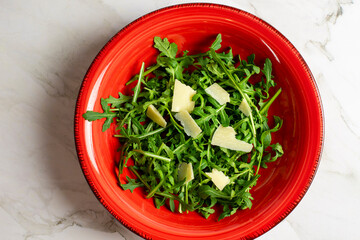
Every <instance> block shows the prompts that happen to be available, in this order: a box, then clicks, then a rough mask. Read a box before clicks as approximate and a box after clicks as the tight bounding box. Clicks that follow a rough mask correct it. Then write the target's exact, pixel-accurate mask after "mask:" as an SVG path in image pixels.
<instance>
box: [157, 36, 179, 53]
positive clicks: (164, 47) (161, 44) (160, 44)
mask: <svg viewBox="0 0 360 240" xmlns="http://www.w3.org/2000/svg"><path fill="white" fill-rule="evenodd" d="M154 43H155V44H154V47H155V48H156V49H158V50H159V51H160V52H161V53H163V54H164V55H165V56H167V57H169V58H175V56H176V53H177V50H178V48H177V45H176V44H175V43H170V42H169V40H168V39H167V38H164V39H161V38H160V37H154Z"/></svg>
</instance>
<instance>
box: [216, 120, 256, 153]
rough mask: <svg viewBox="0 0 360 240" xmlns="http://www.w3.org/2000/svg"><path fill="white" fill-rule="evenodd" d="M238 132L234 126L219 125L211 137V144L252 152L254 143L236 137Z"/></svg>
mask: <svg viewBox="0 0 360 240" xmlns="http://www.w3.org/2000/svg"><path fill="white" fill-rule="evenodd" d="M235 135H236V132H235V130H234V129H233V128H232V127H223V126H221V125H220V126H219V127H218V128H217V129H216V130H215V132H214V135H213V138H212V139H211V145H216V146H219V147H223V148H227V149H230V150H235V151H242V152H246V153H247V152H250V151H251V149H252V147H253V146H252V144H249V143H247V142H244V141H241V140H238V139H236V138H235Z"/></svg>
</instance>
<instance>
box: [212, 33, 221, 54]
mask: <svg viewBox="0 0 360 240" xmlns="http://www.w3.org/2000/svg"><path fill="white" fill-rule="evenodd" d="M221 42H222V39H221V34H218V35H217V36H216V39H215V41H214V42H213V43H212V44H211V46H210V48H211V49H214V50H215V51H216V50H219V49H220V48H221Z"/></svg>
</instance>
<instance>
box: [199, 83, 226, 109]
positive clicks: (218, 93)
mask: <svg viewBox="0 0 360 240" xmlns="http://www.w3.org/2000/svg"><path fill="white" fill-rule="evenodd" d="M205 92H206V93H207V94H209V95H210V96H211V97H213V98H214V99H215V100H216V101H217V102H218V103H219V104H220V105H223V104H225V103H227V102H230V94H229V93H228V92H227V91H225V89H223V88H222V87H220V85H219V84H217V83H214V84H213V85H211V86H210V87H208V88H206V89H205Z"/></svg>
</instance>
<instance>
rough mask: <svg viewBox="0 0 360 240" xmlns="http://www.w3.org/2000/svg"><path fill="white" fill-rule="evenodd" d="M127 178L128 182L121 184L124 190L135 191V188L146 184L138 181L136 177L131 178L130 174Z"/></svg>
mask: <svg viewBox="0 0 360 240" xmlns="http://www.w3.org/2000/svg"><path fill="white" fill-rule="evenodd" d="M126 179H127V181H128V183H126V184H121V185H120V186H121V187H122V189H124V190H130V192H134V189H135V188H138V187H143V186H144V184H142V183H141V182H137V181H136V179H131V178H130V177H129V176H126Z"/></svg>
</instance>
